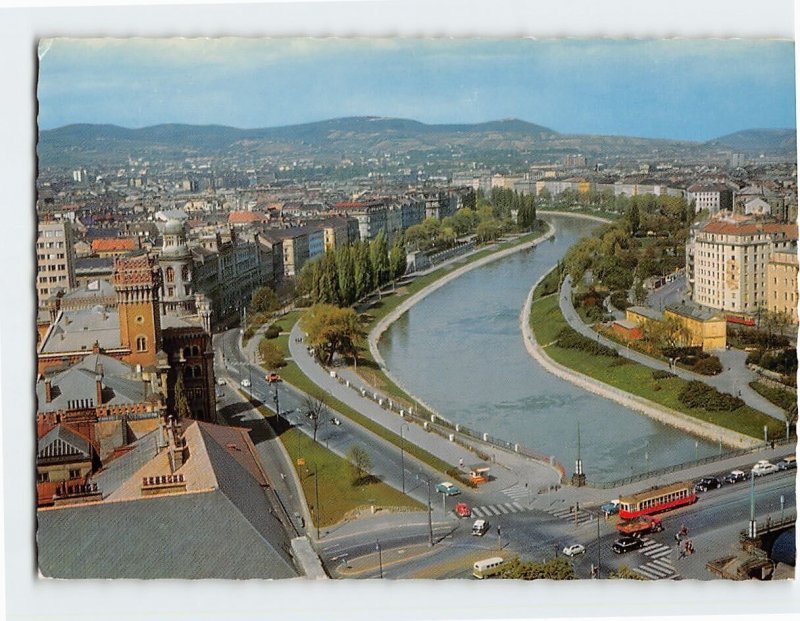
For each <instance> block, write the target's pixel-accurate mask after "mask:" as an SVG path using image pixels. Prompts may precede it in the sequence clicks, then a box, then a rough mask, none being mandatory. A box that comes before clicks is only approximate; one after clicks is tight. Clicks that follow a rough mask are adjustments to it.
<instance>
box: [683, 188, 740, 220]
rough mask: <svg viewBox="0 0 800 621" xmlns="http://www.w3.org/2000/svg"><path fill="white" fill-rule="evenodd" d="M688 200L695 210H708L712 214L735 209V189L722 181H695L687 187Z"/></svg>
mask: <svg viewBox="0 0 800 621" xmlns="http://www.w3.org/2000/svg"><path fill="white" fill-rule="evenodd" d="M686 200H688V201H689V203H692V202H694V210H695V211H696V212H697V211H702V210H703V209H706V210H708V213H709V214H710V215H712V216H713V215H714V214H716V213H719V212H720V211H732V210H733V191H732V190H731V189H730V188H729V187H728V186H726V185H723V184H721V183H695V184H694V185H690V186H689V187H688V188H686Z"/></svg>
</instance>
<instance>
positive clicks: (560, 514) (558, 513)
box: [544, 505, 595, 526]
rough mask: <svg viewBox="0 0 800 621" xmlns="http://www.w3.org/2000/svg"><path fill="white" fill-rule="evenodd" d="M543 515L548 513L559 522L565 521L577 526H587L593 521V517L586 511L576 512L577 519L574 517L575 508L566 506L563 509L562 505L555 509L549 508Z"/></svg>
mask: <svg viewBox="0 0 800 621" xmlns="http://www.w3.org/2000/svg"><path fill="white" fill-rule="evenodd" d="M544 511H545V513H549V514H550V515H552V516H553V517H557V518H558V519H560V520H565V521H567V522H571V523H573V524H575V523H577V524H578V526H582V525H583V524H589V523H590V522H593V521H594V520H595V516H594V515H592V514H591V513H588V512H586V511H581V510H580V509H579V510H578V517H577V518H576V517H575V507H572V506H567V507H564V506H563V505H562V506H561V507H560V508H558V509H556V508H552V507H551V508H549V509H545V510H544Z"/></svg>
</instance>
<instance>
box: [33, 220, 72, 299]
mask: <svg viewBox="0 0 800 621" xmlns="http://www.w3.org/2000/svg"><path fill="white" fill-rule="evenodd" d="M73 287H75V266H74V257H73V236H72V227H71V225H70V223H69V222H68V221H65V220H59V221H40V222H39V225H38V237H37V239H36V294H37V300H38V304H39V308H43V307H44V306H45V301H46V300H47V298H49V297H50V296H51V295H53V294H55V293H56V291H58V290H59V289H63V290H65V291H67V290H69V289H72V288H73Z"/></svg>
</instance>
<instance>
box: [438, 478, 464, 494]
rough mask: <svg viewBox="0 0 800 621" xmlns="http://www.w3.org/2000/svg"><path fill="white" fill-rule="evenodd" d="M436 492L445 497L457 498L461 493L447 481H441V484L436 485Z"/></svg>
mask: <svg viewBox="0 0 800 621" xmlns="http://www.w3.org/2000/svg"><path fill="white" fill-rule="evenodd" d="M436 491H437V492H439V493H440V494H444V495H445V496H457V495H458V494H460V493H461V490H460V489H458V488H457V487H456V486H455V485H453V484H452V483H449V482H448V481H442V482H441V483H437V484H436Z"/></svg>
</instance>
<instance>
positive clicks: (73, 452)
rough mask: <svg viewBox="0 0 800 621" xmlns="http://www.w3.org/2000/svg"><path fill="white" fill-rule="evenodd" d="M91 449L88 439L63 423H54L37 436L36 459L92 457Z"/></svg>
mask: <svg viewBox="0 0 800 621" xmlns="http://www.w3.org/2000/svg"><path fill="white" fill-rule="evenodd" d="M93 451H94V449H93V448H92V445H91V443H90V442H89V440H87V439H86V438H84V437H83V436H80V435H78V434H77V433H75V432H74V431H72V430H71V429H68V428H67V427H65V426H64V425H56V426H55V427H53V428H52V429H51V430H50V431H48V432H47V433H46V434H45V435H44V436H43V437H41V438H39V442H38V445H37V448H36V460H37V461H39V460H69V459H81V460H85V459H92V453H93Z"/></svg>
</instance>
